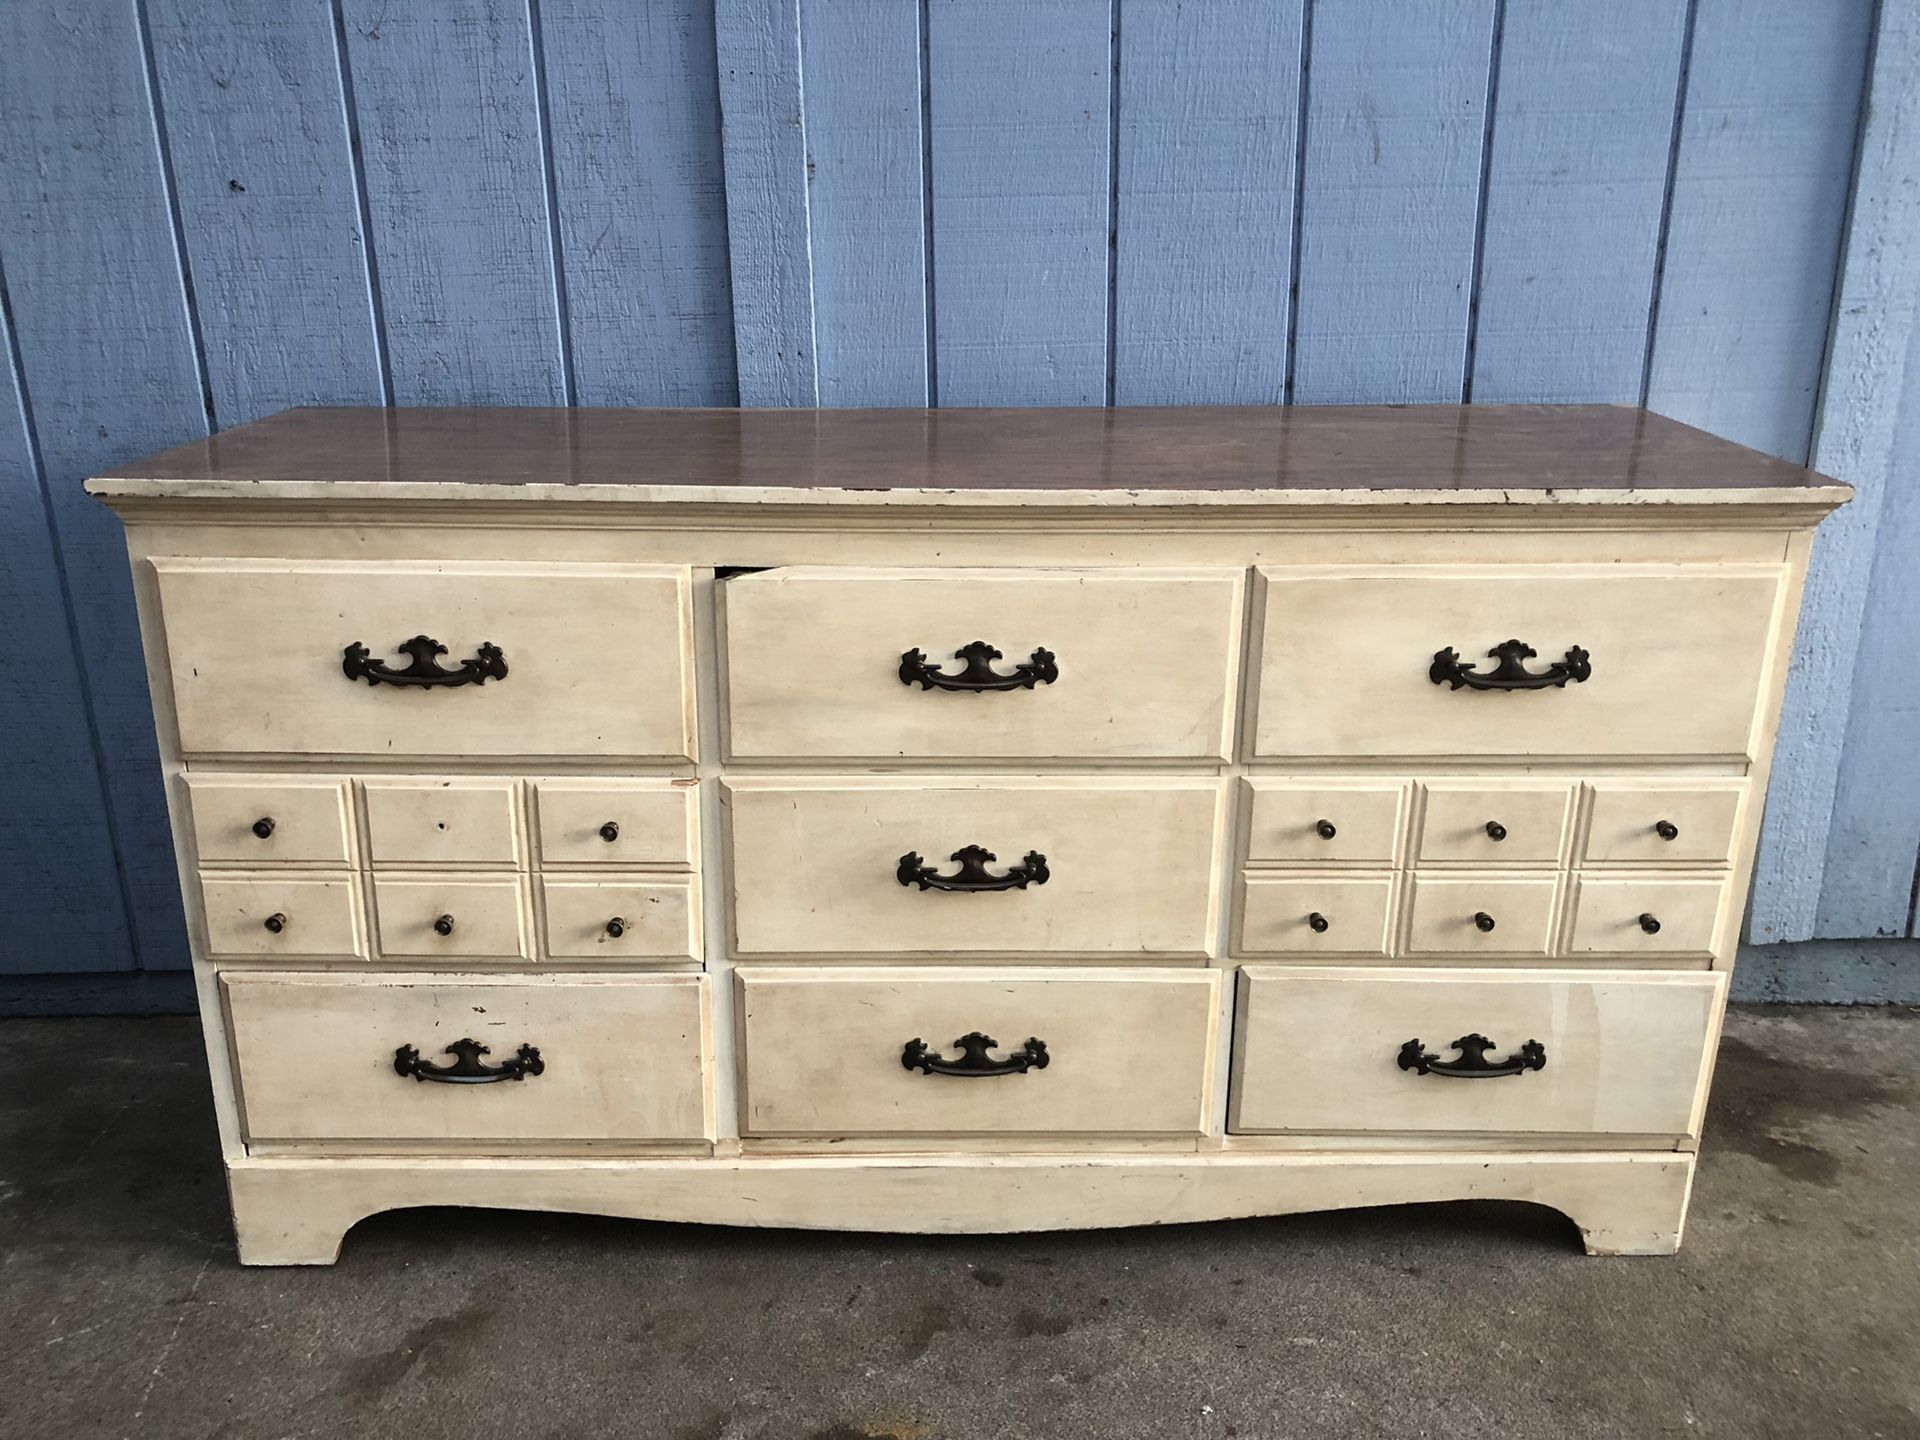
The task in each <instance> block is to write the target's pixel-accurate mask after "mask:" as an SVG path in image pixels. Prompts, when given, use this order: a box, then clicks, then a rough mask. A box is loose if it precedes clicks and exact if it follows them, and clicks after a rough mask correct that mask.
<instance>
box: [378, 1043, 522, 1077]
mask: <svg viewBox="0 0 1920 1440" xmlns="http://www.w3.org/2000/svg"><path fill="white" fill-rule="evenodd" d="M446 1053H447V1054H449V1055H451V1056H453V1057H454V1063H453V1064H451V1065H435V1064H432V1063H431V1062H429V1061H426V1060H422V1059H421V1058H420V1052H419V1051H418V1050H416V1049H414V1048H413V1046H411V1045H402V1046H401V1047H400V1048H399V1049H398V1050H396V1051H394V1052H393V1068H394V1073H396V1074H399V1075H411V1076H412V1077H413V1078H414V1079H415V1080H437V1081H439V1082H440V1083H441V1084H442V1085H491V1084H493V1083H494V1082H495V1081H496V1080H524V1079H526V1078H527V1076H529V1075H542V1074H545V1073H546V1069H547V1062H546V1061H544V1060H542V1059H541V1058H540V1052H539V1050H537V1049H536V1048H535V1047H533V1046H532V1045H522V1046H521V1047H520V1049H519V1050H518V1051H517V1052H516V1053H515V1055H514V1057H513V1059H511V1060H504V1061H502V1062H501V1063H500V1064H498V1065H482V1064H481V1063H480V1057H481V1056H482V1055H491V1054H492V1053H493V1052H492V1051H491V1050H489V1049H487V1047H486V1046H484V1045H482V1044H481V1043H480V1042H479V1041H478V1040H475V1039H472V1038H470V1037H469V1038H467V1039H463V1040H456V1041H454V1042H453V1044H451V1045H449V1046H447V1051H446Z"/></svg>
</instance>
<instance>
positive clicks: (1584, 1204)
mask: <svg viewBox="0 0 1920 1440" xmlns="http://www.w3.org/2000/svg"><path fill="white" fill-rule="evenodd" d="M1674 1160H1675V1161H1676V1162H1684V1163H1674V1164H1668V1165H1658V1166H1655V1165H1645V1166H1635V1167H1633V1168H1630V1169H1616V1170H1612V1171H1609V1172H1607V1173H1606V1174H1605V1175H1596V1176H1594V1177H1593V1178H1592V1179H1590V1180H1583V1181H1580V1182H1578V1183H1576V1184H1574V1185H1572V1186H1571V1187H1570V1188H1569V1190H1568V1193H1567V1194H1566V1196H1565V1197H1564V1198H1561V1199H1547V1198H1546V1197H1542V1199H1543V1200H1544V1201H1545V1203H1547V1204H1550V1205H1552V1206H1553V1207H1554V1208H1555V1209H1557V1210H1559V1211H1560V1212H1561V1213H1562V1214H1564V1215H1565V1216H1566V1217H1567V1218H1568V1219H1570V1220H1572V1221H1573V1223H1574V1224H1575V1225H1577V1226H1579V1227H1580V1243H1581V1244H1583V1245H1584V1246H1586V1250H1587V1254H1589V1255H1672V1254H1674V1253H1675V1252H1676V1251H1678V1250H1679V1248H1680V1235H1681V1231H1682V1230H1683V1229H1684V1228H1685V1225H1686V1219H1687V1199H1688V1197H1689V1196H1690V1195H1691V1194H1692V1191H1693V1167H1694V1160H1693V1157H1692V1156H1691V1155H1676V1156H1675V1157H1674Z"/></svg>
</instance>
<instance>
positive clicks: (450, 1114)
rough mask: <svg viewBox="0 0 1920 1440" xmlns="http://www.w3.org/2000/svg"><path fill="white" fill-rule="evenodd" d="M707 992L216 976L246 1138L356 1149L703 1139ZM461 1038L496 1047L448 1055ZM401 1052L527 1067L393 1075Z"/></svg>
mask: <svg viewBox="0 0 1920 1440" xmlns="http://www.w3.org/2000/svg"><path fill="white" fill-rule="evenodd" d="M705 985H706V980H705V979H704V977H701V976H697V975H672V976H667V975H662V976H646V977H642V976H621V977H619V978H617V979H616V978H614V977H611V976H609V977H606V978H605V979H604V980H602V979H599V978H596V977H587V976H577V975H576V976H538V977H524V978H523V977H513V976H496V977H480V976H452V975H450V976H446V977H439V976H420V975H284V974H283V975H270V976H262V975H258V974H226V975H222V976H221V977H220V990H221V995H222V998H223V1000H224V1003H225V1006H226V1011H227V1018H228V1022H229V1029H230V1032H231V1037H232V1044H233V1053H234V1059H235V1064H236V1068H237V1070H238V1088H239V1093H240V1105H241V1114H242V1118H243V1123H244V1126H245V1131H246V1135H247V1139H248V1140H249V1141H250V1142H264V1141H288V1142H299V1141H332V1142H335V1143H346V1144H350V1143H351V1142H353V1141H356V1140H357V1141H371V1142H384V1143H387V1144H391V1143H392V1142H396V1141H409V1140H417V1141H421V1142H481V1141H489V1140H493V1141H527V1140H575V1141H613V1140H632V1141H656V1140H680V1141H698V1140H702V1139H705V1138H706V1137H708V1136H710V1135H711V1134H712V1125H711V1122H710V1118H709V1109H710V1106H709V1101H708V1085H707V1075H708V1068H709V1067H708V1059H707V1057H708V1056H709V1055H710V1053H711V1050H712V1046H711V1042H710V1038H709V1033H708V1031H709V1022H708V1018H707V1015H708V1005H707V1001H706V991H705V988H704V987H705ZM467 1040H472V1041H475V1042H478V1043H479V1044H480V1045H483V1046H485V1047H486V1053H485V1054H478V1055H473V1056H471V1057H470V1058H463V1057H461V1056H460V1055H458V1054H450V1053H448V1047H450V1046H454V1045H457V1044H458V1043H459V1042H462V1041H467ZM642 1042H643V1043H642ZM403 1046H410V1047H412V1049H413V1051H414V1052H415V1058H416V1059H417V1062H418V1064H419V1065H420V1066H423V1067H425V1066H431V1067H438V1068H440V1069H458V1068H461V1067H462V1066H466V1067H468V1068H471V1069H479V1070H483V1071H485V1070H493V1071H498V1070H500V1069H502V1068H503V1067H506V1068H508V1069H515V1068H517V1069H519V1070H520V1071H521V1072H522V1073H521V1075H520V1078H519V1079H513V1078H511V1076H510V1075H508V1076H499V1077H497V1078H493V1079H481V1080H477V1081H472V1082H468V1083H460V1082H459V1080H458V1078H457V1077H455V1078H453V1079H434V1078H432V1077H431V1076H429V1077H428V1078H422V1079H415V1078H413V1077H412V1075H411V1074H410V1073H408V1074H403V1073H401V1069H400V1068H397V1064H396V1062H397V1058H398V1057H397V1056H396V1052H397V1051H399V1050H400V1049H401V1047H403ZM522 1046H528V1047H531V1048H532V1050H533V1051H534V1052H536V1054H535V1055H534V1056H533V1057H532V1058H531V1059H529V1058H528V1057H527V1056H525V1055H524V1053H523V1051H522V1049H521V1047H522ZM536 1064H537V1066H538V1068H537V1070H536V1069H535V1068H534V1067H535V1065H536ZM407 1068H409V1069H410V1068H411V1064H410V1062H407Z"/></svg>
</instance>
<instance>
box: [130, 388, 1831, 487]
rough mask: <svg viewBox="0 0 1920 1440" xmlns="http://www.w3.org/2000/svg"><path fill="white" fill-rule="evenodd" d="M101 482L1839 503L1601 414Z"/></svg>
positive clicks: (1062, 413) (1196, 414)
mask: <svg viewBox="0 0 1920 1440" xmlns="http://www.w3.org/2000/svg"><path fill="white" fill-rule="evenodd" d="M101 479H102V480H104V481H109V482H110V481H112V480H115V479H120V480H158V481H179V482H186V483H187V484H189V485H191V483H192V482H206V483H210V484H215V485H220V486H223V487H225V486H232V485H246V484H254V483H260V484H267V483H270V482H275V481H302V482H310V483H321V484H324V483H328V482H362V483H366V482H373V483H376V484H378V483H382V482H384V483H387V484H407V485H434V484H459V485H500V486H524V485H539V486H543V487H544V486H553V485H570V486H585V485H592V486H606V485H644V486H657V487H672V486H687V487H700V488H704V489H714V488H721V489H729V488H734V487H742V488H754V489H789V488H809V487H813V488H821V489H831V490H841V491H891V490H901V489H908V490H929V489H942V490H980V491H1000V490H1025V491H1069V490H1074V491H1101V490H1121V491H1135V490H1140V491H1161V492H1166V491H1176V492H1177V491H1194V492H1197V491H1268V490H1288V491H1303V490H1305V491H1312V490H1359V491H1378V490H1397V491H1408V490H1412V491H1423V490H1433V491H1438V490H1459V489H1469V490H1506V491H1531V492H1545V491H1550V490H1588V491H1592V490H1599V491H1608V490H1617V491H1632V490H1660V491H1693V492H1703V491H1711V490H1716V489H1740V490H1790V489H1804V488H1808V487H1820V486H1829V485H1832V484H1833V483H1834V482H1831V481H1828V480H1826V479H1825V478H1824V477H1822V476H1819V475H1816V474H1814V473H1813V472H1811V471H1809V470H1807V469H1805V468H1803V467H1801V466H1798V465H1792V464H1789V463H1787V462H1786V461H1783V460H1777V459H1774V458H1773V457H1771V456H1768V455H1763V454H1761V453H1759V452H1758V451H1755V450H1749V449H1747V448H1746V447H1745V446H1741V445H1736V444H1733V443H1732V442H1730V441H1726V440H1721V439H1718V438H1716V437H1715V436H1712V435H1709V434H1707V433H1706V432H1704V431H1701V430H1696V429H1694V428H1693V427H1691V426H1688V425H1682V424H1680V423H1678V422H1677V421H1673V420H1668V419H1666V418H1664V417H1662V416H1659V415H1654V414H1651V413H1649V412H1647V411H1645V410H1638V409H1634V408H1631V407H1626V406H1613V405H1473V406H1460V405H1422V406H1298V407H1285V408H1283V407H1278V406H1243V407H1222V408H1167V409H1117V410H1102V409H1076V410H1059V409H1056V410H1040V409H1034V410H962V409H952V410H637V409H629V410H615V409H607V410H557V409H554V410H535V409H392V410H383V409H318V408H316V409H300V410H287V411H283V412H281V413H280V414H278V415H273V416H270V417H268V418H267V419H264V420H260V421H256V422H254V423H253V424H251V425H242V426H240V427H238V428H236V429H233V430H228V431H225V432H223V433H221V434H219V435H215V436H213V437H211V438H210V439H205V440H196V441H193V442H191V443H190V444H186V445H181V446H179V447H177V448H176V449H172V450H168V451H165V452H164V453H162V454H159V455H156V456H153V457H152V458H150V459H147V460H142V461H137V462H135V463H133V464H130V465H124V466H121V467H119V468H118V469H115V470H112V471H108V472H107V473H106V475H104V476H102V477H101ZM92 488H94V489H96V490H98V491H101V492H103V493H109V494H111V493H115V490H116V487H114V486H113V485H112V484H110V483H108V484H100V483H98V482H96V484H95V485H94V486H93V487H92ZM1703 498H1704V497H1703Z"/></svg>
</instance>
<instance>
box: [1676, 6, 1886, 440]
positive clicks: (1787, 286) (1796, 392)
mask: <svg viewBox="0 0 1920 1440" xmlns="http://www.w3.org/2000/svg"><path fill="white" fill-rule="evenodd" d="M1872 22H1873V0H1830V3H1827V4H1821V5H1808V4H1805V3H1803V0H1700V5H1699V10H1698V12H1697V15H1696V18H1695V22H1694V41H1693V62H1692V67H1691V69H1690V70H1689V72H1688V77H1687V94H1686V113H1685V118H1684V120H1683V122H1682V126H1681V132H1680V149H1679V155H1678V159H1677V162H1676V165H1675V170H1674V180H1673V199H1672V207H1671V208H1672V214H1671V219H1670V221H1669V225H1668V235H1667V251H1666V261H1665V266H1664V269H1663V272H1662V278H1661V282H1660V298H1659V315H1658V321H1657V325H1656V329H1655V334H1654V346H1653V361H1652V369H1651V373H1650V375H1649V377H1648V390H1647V403H1648V405H1649V406H1651V407H1652V408H1653V409H1655V410H1658V411H1659V412H1660V413H1661V414H1663V415H1671V416H1673V417H1674V418H1675V419H1677V420H1684V421H1686V422H1687V423H1689V424H1691V425H1698V426H1700V427H1701V428H1702V429H1705V430H1711V431H1713V433H1714V434H1716V435H1724V436H1726V437H1727V438H1728V439H1729V440H1738V441H1739V442H1740V443H1741V444H1743V445H1751V446H1753V447H1754V448H1755V449H1757V450H1765V451H1768V452H1769V453H1771V454H1775V455H1781V456H1784V457H1786V458H1787V459H1789V460H1805V459H1806V458H1807V447H1808V442H1809V439H1810V437H1811V435H1812V430H1813V410H1814V400H1815V394H1816V391H1817V390H1818V388H1819V384H1820V374H1821V365H1822V360H1823V357H1824V355H1825V352H1826V342H1827V330H1828V320H1829V317H1830V314H1831V309H1832V304H1833V290H1834V277H1835V275H1836V273H1837V267H1838V265H1839V258H1840V241H1841V229H1842V226H1843V224H1844V222H1845V220H1846V211H1847V189H1848V184H1849V180H1850V177H1851V174H1852V168H1853V152H1854V138H1855V133H1856V129H1857V125H1858V121H1859V115H1860V93H1861V85H1862V82H1863V79H1864V75H1865V62H1866V53H1867V41H1868V35H1869V31H1870V29H1871V27H1872Z"/></svg>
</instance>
